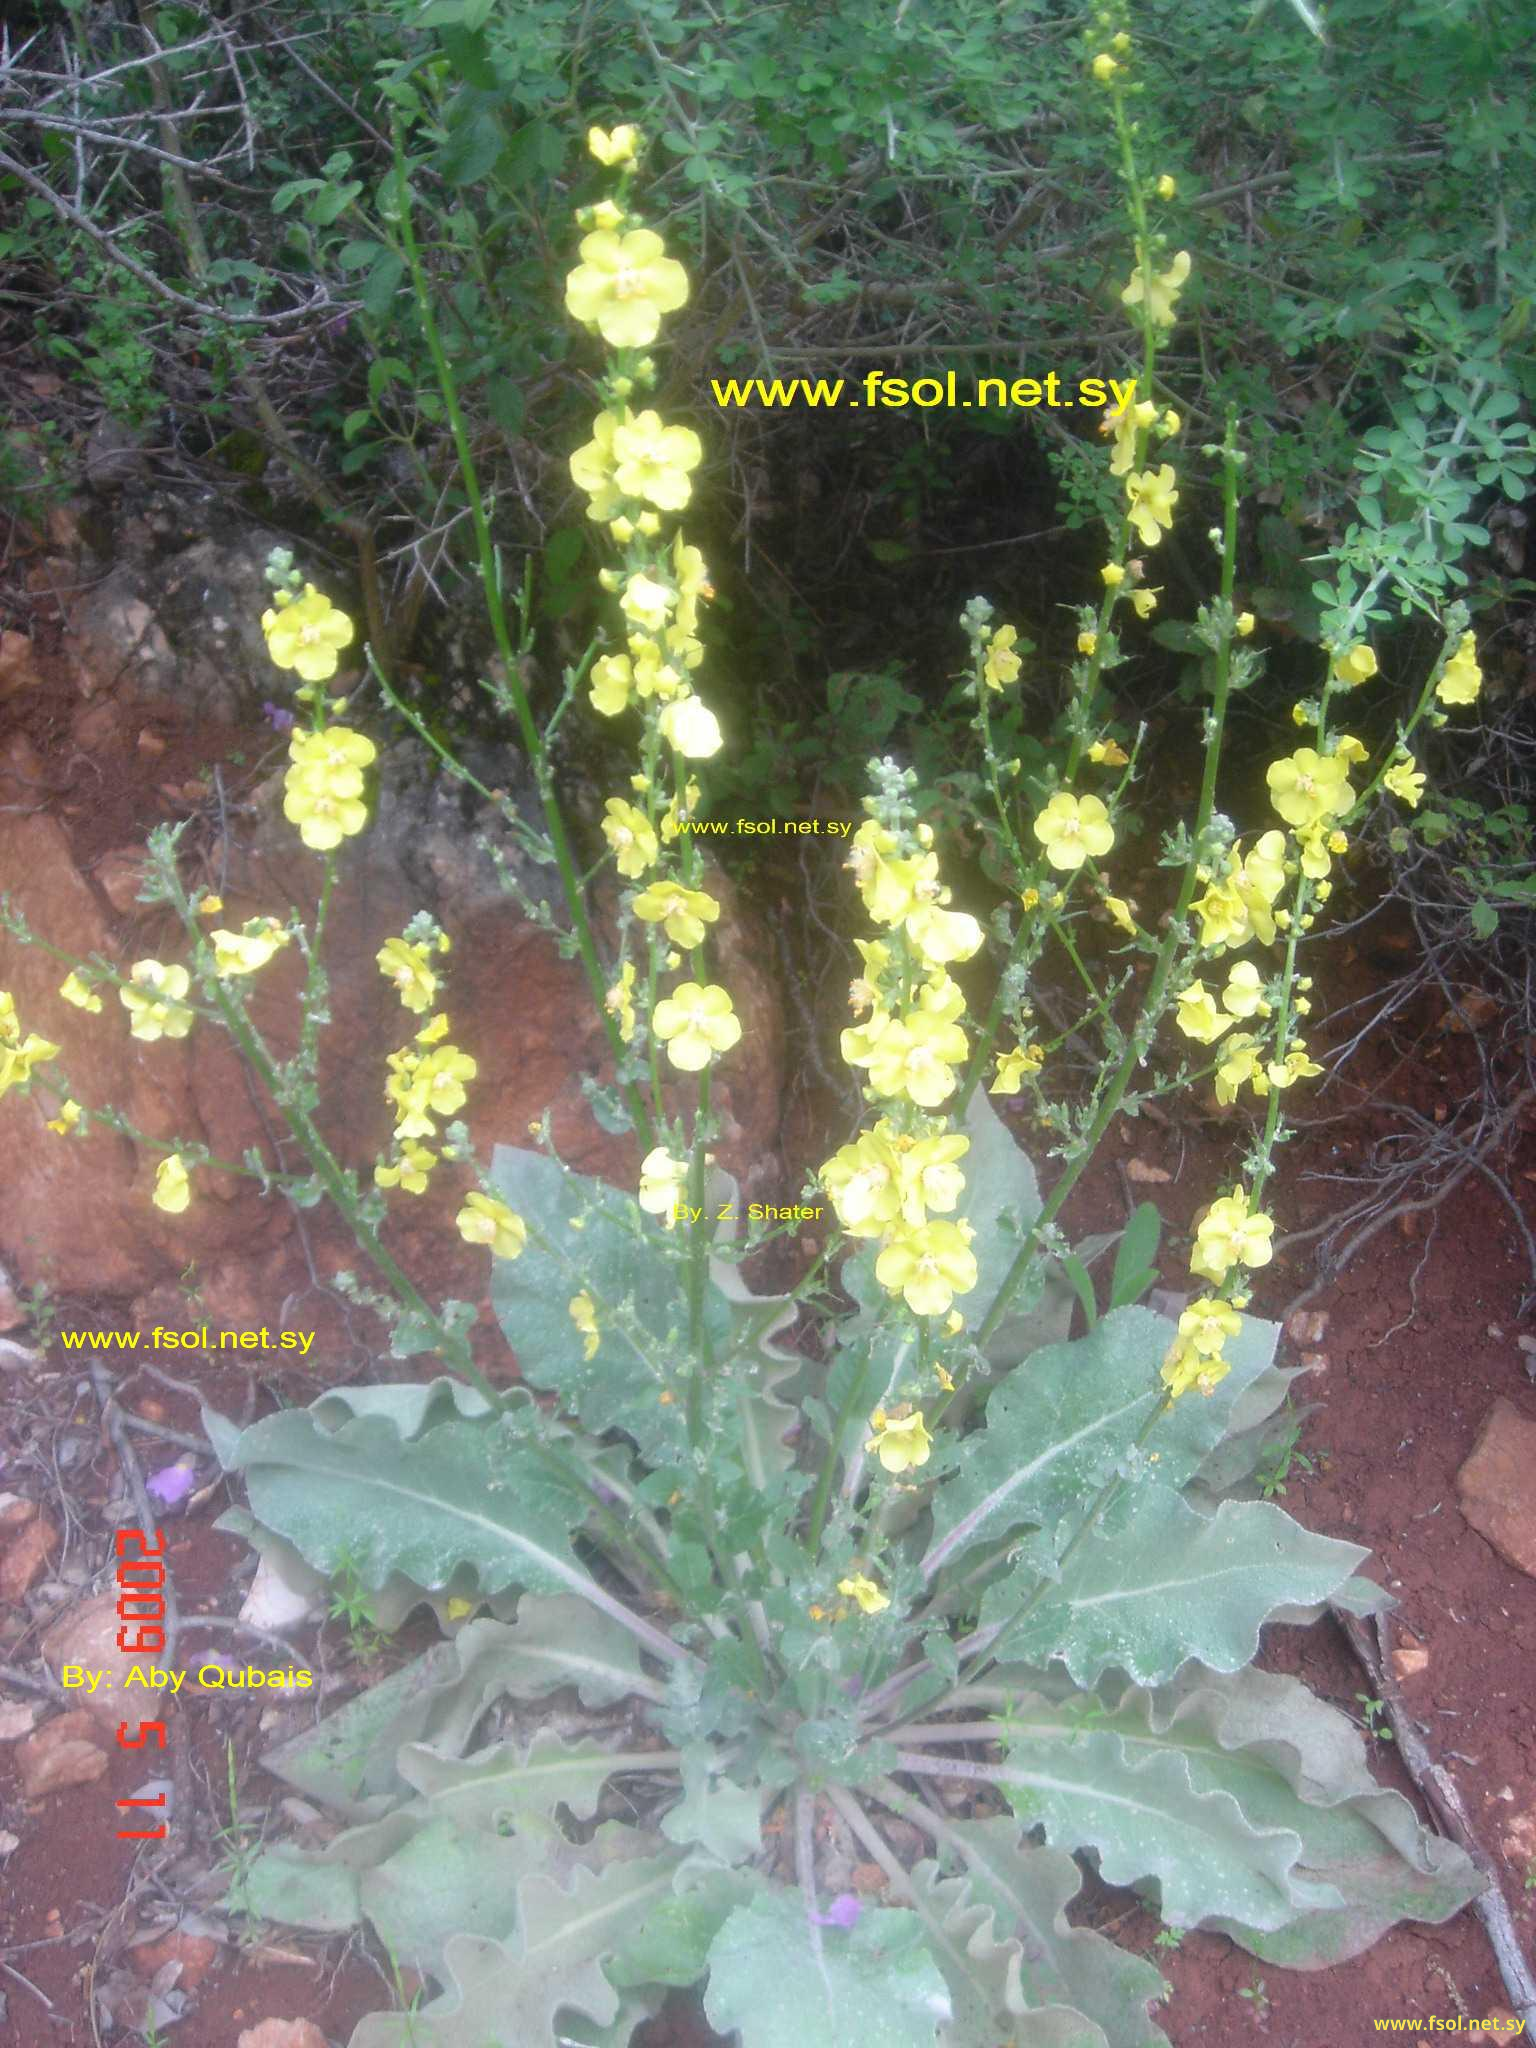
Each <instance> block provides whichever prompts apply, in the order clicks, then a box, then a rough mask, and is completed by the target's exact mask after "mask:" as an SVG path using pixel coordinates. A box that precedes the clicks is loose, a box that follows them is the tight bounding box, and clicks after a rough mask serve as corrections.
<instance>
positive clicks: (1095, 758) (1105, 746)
mask: <svg viewBox="0 0 1536 2048" xmlns="http://www.w3.org/2000/svg"><path fill="white" fill-rule="evenodd" d="M1133 602H1134V600H1133ZM1088 758H1089V760H1090V761H1092V762H1093V764H1094V766H1095V767H1104V768H1124V767H1126V766H1127V765H1128V763H1129V761H1130V758H1131V757H1130V755H1129V754H1128V753H1127V752H1126V751H1125V749H1124V747H1122V746H1121V744H1120V742H1119V741H1118V740H1094V741H1092V742H1091V744H1090V745H1089V748H1088Z"/></svg>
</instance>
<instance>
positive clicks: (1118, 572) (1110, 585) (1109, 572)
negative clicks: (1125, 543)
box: [1099, 415, 1130, 590]
mask: <svg viewBox="0 0 1536 2048" xmlns="http://www.w3.org/2000/svg"><path fill="white" fill-rule="evenodd" d="M1111 417H1113V415H1111ZM1126 467H1127V468H1129V467H1130V464H1129V463H1127V465H1126ZM1099 574H1100V576H1101V577H1102V578H1103V579H1104V588H1105V589H1106V590H1118V589H1119V588H1120V586H1121V584H1122V583H1123V582H1124V581H1125V571H1124V570H1123V569H1122V568H1121V566H1120V564H1119V563H1118V562H1106V563H1105V564H1104V566H1103V568H1102V569H1101V570H1100V571H1099Z"/></svg>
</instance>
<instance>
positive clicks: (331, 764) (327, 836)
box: [283, 725, 377, 853]
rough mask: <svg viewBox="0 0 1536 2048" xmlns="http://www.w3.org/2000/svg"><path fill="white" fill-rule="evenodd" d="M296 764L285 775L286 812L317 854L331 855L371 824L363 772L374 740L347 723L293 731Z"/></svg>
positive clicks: (291, 752) (292, 754)
mask: <svg viewBox="0 0 1536 2048" xmlns="http://www.w3.org/2000/svg"><path fill="white" fill-rule="evenodd" d="M288 752H289V756H290V759H291V762H292V765H291V767H290V768H289V770H288V772H287V774H286V775H285V776H284V777H283V788H284V790H285V791H286V792H287V793H286V795H285V796H284V798H283V815H284V817H285V818H287V820H288V822H289V824H290V825H297V826H298V828H299V837H300V838H301V839H302V840H303V842H304V844H305V845H306V846H308V847H310V848H311V849H312V850H313V851H314V852H316V853H329V852H330V851H332V849H333V848H335V847H337V846H339V845H340V844H341V842H342V840H343V839H349V838H351V836H352V835H353V834H354V833H356V832H361V831H362V829H363V827H364V826H365V825H366V824H367V822H368V808H367V806H366V805H365V804H364V803H363V801H362V787H363V770H364V768H366V767H367V765H368V763H369V762H370V761H372V760H373V758H374V755H375V754H376V752H377V749H376V748H375V746H374V744H373V741H372V740H370V739H368V738H366V737H365V736H364V735H363V734H362V733H359V732H349V731H347V729H346V728H345V727H343V726H339V725H332V726H327V727H326V729H325V731H324V732H295V733H294V735H293V737H292V739H291V740H290V741H289V743H288Z"/></svg>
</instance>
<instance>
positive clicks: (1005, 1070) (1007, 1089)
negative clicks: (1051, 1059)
mask: <svg viewBox="0 0 1536 2048" xmlns="http://www.w3.org/2000/svg"><path fill="white" fill-rule="evenodd" d="M1044 1065H1045V1054H1044V1053H1043V1052H1042V1051H1041V1050H1040V1048H1039V1046H1038V1045H1016V1046H1015V1047H1014V1048H1013V1050H1012V1052H1002V1053H999V1054H998V1056H997V1072H996V1073H995V1074H994V1075H993V1077H992V1080H991V1081H990V1083H989V1084H988V1087H987V1093H988V1094H989V1095H1017V1094H1018V1093H1019V1090H1020V1089H1021V1088H1022V1087H1023V1086H1024V1077H1025V1075H1026V1074H1038V1073H1039V1071H1040V1069H1041V1068H1042V1067H1043V1066H1044Z"/></svg>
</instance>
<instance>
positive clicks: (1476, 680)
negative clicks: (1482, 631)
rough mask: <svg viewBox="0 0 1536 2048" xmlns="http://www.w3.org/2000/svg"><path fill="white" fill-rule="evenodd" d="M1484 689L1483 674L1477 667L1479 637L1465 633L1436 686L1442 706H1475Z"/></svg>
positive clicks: (1436, 692) (1436, 693)
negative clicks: (1479, 694)
mask: <svg viewBox="0 0 1536 2048" xmlns="http://www.w3.org/2000/svg"><path fill="white" fill-rule="evenodd" d="M1482 687H1483V672H1482V670H1481V669H1480V668H1479V667H1478V665H1477V636H1476V635H1475V634H1473V633H1463V634H1462V636H1461V641H1460V643H1459V645H1458V646H1457V649H1456V652H1455V653H1454V654H1453V655H1452V656H1451V658H1450V660H1449V661H1448V662H1447V663H1446V665H1445V673H1444V674H1443V675H1442V676H1441V678H1440V680H1439V682H1438V683H1436V685H1435V695H1436V696H1437V697H1438V698H1439V699H1440V702H1441V703H1442V704H1474V703H1476V701H1477V695H1478V692H1479V691H1480V690H1481V689H1482Z"/></svg>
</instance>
